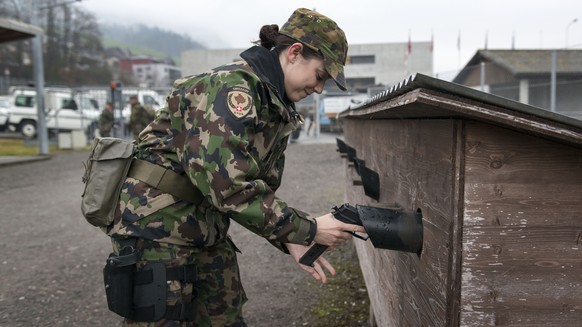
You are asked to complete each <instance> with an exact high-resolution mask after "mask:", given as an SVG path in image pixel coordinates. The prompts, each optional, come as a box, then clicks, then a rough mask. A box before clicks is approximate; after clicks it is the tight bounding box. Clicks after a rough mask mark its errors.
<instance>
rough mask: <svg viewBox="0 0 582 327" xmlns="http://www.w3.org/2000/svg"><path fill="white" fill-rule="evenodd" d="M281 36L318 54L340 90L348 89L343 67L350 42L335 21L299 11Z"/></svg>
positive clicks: (285, 26) (306, 11)
mask: <svg viewBox="0 0 582 327" xmlns="http://www.w3.org/2000/svg"><path fill="white" fill-rule="evenodd" d="M279 33H281V34H284V35H287V36H289V37H290V38H293V39H295V40H297V41H299V42H301V43H303V44H304V45H306V46H308V47H309V48H311V49H313V50H315V51H319V52H320V53H321V54H322V55H323V62H324V64H325V69H326V70H327V72H328V73H329V75H330V76H331V78H333V80H334V81H335V82H336V84H337V86H338V87H339V88H340V89H342V90H344V91H345V90H346V78H345V76H344V65H345V63H346V55H347V52H348V41H347V40H346V35H345V34H344V31H342V30H341V28H339V27H338V26H337V24H336V23H335V22H334V21H333V20H331V19H329V18H328V17H326V16H324V15H322V14H320V13H318V12H315V11H313V10H309V9H305V8H299V9H297V10H295V12H293V14H292V15H291V17H289V20H287V22H286V23H285V24H284V25H283V27H281V29H280V30H279Z"/></svg>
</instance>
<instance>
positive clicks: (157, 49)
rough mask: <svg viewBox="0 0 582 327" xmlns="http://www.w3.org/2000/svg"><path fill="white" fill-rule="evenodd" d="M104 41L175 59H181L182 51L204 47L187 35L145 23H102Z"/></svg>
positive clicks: (108, 43)
mask: <svg viewBox="0 0 582 327" xmlns="http://www.w3.org/2000/svg"><path fill="white" fill-rule="evenodd" d="M100 30H101V32H102V33H103V43H104V44H105V45H106V46H116V47H120V48H126V49H129V50H130V51H131V52H132V53H134V54H144V55H150V56H154V57H157V58H158V59H163V58H162V57H161V56H164V57H170V58H172V59H173V60H174V61H176V62H178V61H179V60H180V55H181V53H182V51H185V50H190V49H203V48H204V46H203V45H202V44H200V43H199V42H196V41H193V40H192V39H191V38H190V37H189V36H187V35H180V34H178V33H175V32H171V31H166V30H162V29H160V28H157V27H149V26H145V25H137V26H123V25H118V24H114V25H101V26H100Z"/></svg>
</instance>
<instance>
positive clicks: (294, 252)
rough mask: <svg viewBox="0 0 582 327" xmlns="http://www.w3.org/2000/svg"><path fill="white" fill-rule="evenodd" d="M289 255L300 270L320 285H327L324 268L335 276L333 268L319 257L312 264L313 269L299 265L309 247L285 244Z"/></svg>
mask: <svg viewBox="0 0 582 327" xmlns="http://www.w3.org/2000/svg"><path fill="white" fill-rule="evenodd" d="M285 245H286V246H287V249H288V250H289V253H290V254H291V256H292V257H293V259H295V262H297V264H298V265H299V267H301V269H303V270H305V271H306V272H308V273H309V274H311V276H313V278H315V279H316V280H320V281H321V282H322V283H324V284H325V283H327V276H326V275H325V271H324V270H323V268H325V269H326V270H327V271H328V272H329V273H330V274H331V275H332V276H335V269H334V268H333V266H332V265H331V264H330V263H329V262H328V261H327V260H326V259H325V258H324V257H323V256H319V258H317V260H316V261H315V262H314V263H313V267H309V266H306V265H302V264H300V263H299V259H300V258H301V257H302V256H303V255H304V254H305V252H307V250H309V246H305V245H301V244H292V243H285Z"/></svg>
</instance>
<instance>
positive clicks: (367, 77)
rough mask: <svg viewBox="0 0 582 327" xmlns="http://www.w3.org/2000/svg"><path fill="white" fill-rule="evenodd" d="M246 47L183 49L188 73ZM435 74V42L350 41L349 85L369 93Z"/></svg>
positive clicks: (328, 87)
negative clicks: (419, 75)
mask: <svg viewBox="0 0 582 327" xmlns="http://www.w3.org/2000/svg"><path fill="white" fill-rule="evenodd" d="M244 50H245V49H226V50H207V49H196V50H188V51H184V52H182V59H181V62H182V66H181V67H182V72H183V73H184V75H192V74H199V73H202V72H204V71H206V70H208V69H211V68H214V67H217V66H220V65H222V64H225V63H228V62H233V61H237V60H240V56H239V54H240V53H241V52H242V51H244ZM413 72H414V73H416V72H418V73H422V74H425V75H431V76H432V74H433V53H432V43H431V42H413V43H410V42H409V43H406V42H404V43H376V44H354V45H350V47H349V51H348V58H347V60H346V66H345V75H346V82H347V84H348V88H349V89H351V90H353V91H357V92H360V93H366V92H367V91H368V88H378V87H379V88H382V89H383V88H385V87H387V86H391V85H393V84H396V83H398V82H399V81H401V80H402V79H403V78H404V77H406V76H407V75H410V74H412V73H413ZM326 90H327V91H329V92H334V91H339V90H338V89H337V88H335V84H334V83H329V84H328V85H326Z"/></svg>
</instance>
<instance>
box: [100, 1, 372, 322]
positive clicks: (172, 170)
mask: <svg viewBox="0 0 582 327" xmlns="http://www.w3.org/2000/svg"><path fill="white" fill-rule="evenodd" d="M259 37H260V40H259V41H257V45H256V46H252V47H251V48H249V49H247V50H246V51H244V52H242V53H241V58H242V60H241V61H238V62H232V63H227V64H225V65H224V66H220V67H217V68H215V69H212V70H210V71H208V72H206V73H203V74H200V75H197V76H189V77H185V78H182V79H179V80H177V81H176V82H175V83H174V86H173V90H172V91H171V92H170V94H169V96H168V97H167V102H166V105H165V107H164V108H162V109H161V110H160V111H158V113H157V115H156V118H155V120H154V121H153V122H152V123H150V124H149V125H148V126H147V127H146V128H145V129H143V128H141V126H140V125H135V126H134V128H133V130H134V131H135V132H139V131H141V134H140V135H139V140H138V146H137V154H136V159H134V165H135V164H136V163H139V166H141V167H143V169H142V168H139V169H137V168H136V167H133V166H132V169H131V170H130V174H129V175H128V178H127V179H126V180H125V182H124V184H123V188H122V191H121V195H120V199H119V204H118V207H117V209H116V213H115V219H114V221H113V224H112V225H111V226H109V227H108V228H107V230H106V232H107V233H108V235H110V236H111V237H112V242H113V248H114V252H116V253H119V252H120V249H121V248H123V246H122V244H121V243H122V242H125V241H126V240H127V239H131V238H135V239H137V241H136V242H137V243H136V248H137V250H138V252H139V261H138V262H137V265H136V272H135V273H136V274H137V275H140V276H144V278H143V280H141V278H140V280H141V282H142V284H140V286H139V287H140V290H141V291H140V294H142V296H137V297H135V298H134V304H133V305H134V306H135V307H136V308H135V310H134V313H135V314H134V315H133V316H129V317H126V319H125V322H124V325H125V326H153V325H154V324H155V326H202V327H203V326H221V327H223V326H233V327H234V326H246V324H245V322H244V319H243V315H242V306H243V304H244V303H245V302H246V300H247V298H246V295H245V292H244V289H243V287H242V285H241V280H240V276H239V268H238V264H237V256H236V252H237V251H238V250H237V248H236V246H235V245H234V243H233V242H232V240H231V239H230V238H229V236H228V230H229V225H230V223H231V220H234V221H236V222H238V223H239V224H241V225H242V226H244V227H245V228H247V229H249V230H250V231H252V232H254V233H255V234H257V235H259V236H262V237H264V238H265V239H266V240H267V241H268V242H270V243H271V244H272V245H273V246H275V247H277V248H278V249H280V250H281V251H282V252H284V253H287V254H290V255H291V258H292V259H293V260H295V261H296V262H298V261H299V258H300V257H301V256H302V255H303V254H305V253H306V252H307V250H308V249H309V247H310V245H312V244H314V243H319V244H323V245H327V246H331V247H334V246H338V245H340V244H343V243H344V242H345V241H347V240H348V239H350V238H351V234H349V232H364V228H363V227H362V226H357V225H350V224H345V223H343V222H340V221H339V220H337V219H335V218H334V217H333V215H332V214H331V213H327V214H325V215H323V216H320V217H316V218H313V217H310V216H309V215H308V214H307V213H304V212H302V211H300V210H298V209H295V208H292V207H290V206H289V205H288V204H287V203H286V202H285V201H284V200H283V199H281V198H279V197H278V196H277V195H276V191H277V189H278V188H279V186H280V184H281V178H282V174H283V168H284V161H285V155H284V151H285V149H286V146H287V144H288V140H289V137H290V135H291V134H292V133H293V131H294V130H296V129H298V128H299V127H300V125H301V124H302V123H303V117H301V115H299V114H298V113H297V111H296V110H295V102H297V101H299V100H301V99H303V98H305V97H307V96H308V95H310V94H312V93H314V92H316V93H321V92H322V91H323V88H324V84H325V81H326V80H327V79H330V78H331V79H333V80H334V81H335V82H336V84H337V85H338V86H339V87H340V88H341V89H342V90H345V89H346V81H345V77H344V72H343V67H344V65H345V60H346V54H347V51H348V44H347V40H346V37H345V34H344V32H343V31H342V30H341V29H340V28H339V27H338V26H337V25H336V23H335V22H334V21H333V20H331V19H330V18H328V17H326V16H324V15H322V14H320V13H318V12H315V11H312V10H309V9H304V8H300V9H297V10H296V11H294V12H293V14H292V15H291V17H290V18H289V20H288V21H287V22H286V23H285V24H284V25H283V26H282V27H281V29H279V27H278V25H265V26H263V27H262V28H261V30H260V33H259ZM139 107H141V106H140V105H139V103H138V102H137V101H136V100H133V103H132V122H133V121H134V118H133V117H134V112H135V113H137V112H138V111H139V109H140V108H139ZM136 120H137V118H136ZM144 127H145V126H144ZM141 129H143V131H142V130H141ZM134 168H136V169H135V170H134ZM160 265H161V267H162V268H159V267H160ZM298 266H299V267H300V269H302V270H304V271H306V272H307V273H309V274H310V275H312V276H313V278H315V279H316V280H319V281H321V282H323V283H325V282H326V281H327V276H326V273H325V272H324V270H327V271H328V272H329V273H331V274H332V275H334V274H335V270H334V268H333V266H332V265H331V264H330V263H329V262H328V261H327V260H326V259H325V258H324V257H323V256H320V257H319V258H318V260H317V261H316V262H315V264H314V266H313V267H308V266H304V265H300V264H298ZM154 267H158V268H155V269H154ZM265 273H269V267H265ZM256 278H261V277H260V276H256ZM151 280H157V281H158V282H155V283H151V284H148V281H151ZM281 283H285V281H284V280H281ZM150 285H153V286H150ZM155 285H157V286H159V285H163V286H164V289H165V290H163V291H162V293H156V292H158V291H159V290H158V289H157V288H156V286H155ZM148 294H150V295H148ZM151 294H162V295H163V296H162V295H156V296H153V295H151ZM160 299H162V300H160ZM160 301H161V302H162V304H160ZM153 308H155V310H154V309H153ZM266 310H268V308H266Z"/></svg>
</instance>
